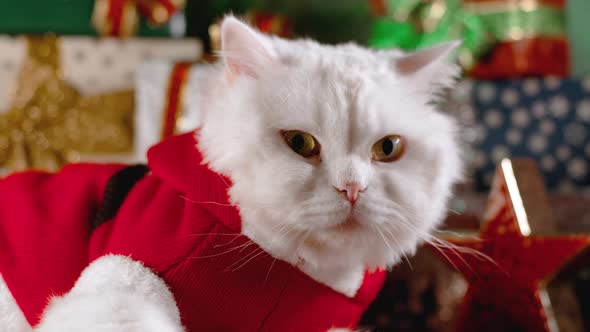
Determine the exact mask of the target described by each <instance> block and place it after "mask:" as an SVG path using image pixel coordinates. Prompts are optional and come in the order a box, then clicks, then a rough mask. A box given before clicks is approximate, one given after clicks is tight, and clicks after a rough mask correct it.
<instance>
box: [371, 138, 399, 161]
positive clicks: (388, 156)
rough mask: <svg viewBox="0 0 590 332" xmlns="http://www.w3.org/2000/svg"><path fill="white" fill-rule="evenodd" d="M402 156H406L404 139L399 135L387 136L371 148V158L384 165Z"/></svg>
mask: <svg viewBox="0 0 590 332" xmlns="http://www.w3.org/2000/svg"><path fill="white" fill-rule="evenodd" d="M402 154H404V139H403V138H402V137H401V136H399V135H389V136H385V137H383V138H382V139H380V140H378V141H377V142H376V143H375V144H373V147H372V148H371V158H373V160H376V161H380V162H384V163H388V162H392V161H396V160H398V159H399V158H401V156H402Z"/></svg>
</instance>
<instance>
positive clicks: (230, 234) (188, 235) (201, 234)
mask: <svg viewBox="0 0 590 332" xmlns="http://www.w3.org/2000/svg"><path fill="white" fill-rule="evenodd" d="M207 235H219V236H232V235H233V236H240V235H242V234H239V233H197V234H187V235H186V236H187V237H191V236H207Z"/></svg>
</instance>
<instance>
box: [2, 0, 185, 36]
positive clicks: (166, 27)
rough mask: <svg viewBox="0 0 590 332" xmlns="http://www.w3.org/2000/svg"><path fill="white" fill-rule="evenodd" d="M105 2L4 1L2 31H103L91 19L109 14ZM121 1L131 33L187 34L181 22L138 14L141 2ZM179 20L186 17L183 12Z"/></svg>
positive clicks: (81, 0)
mask: <svg viewBox="0 0 590 332" xmlns="http://www.w3.org/2000/svg"><path fill="white" fill-rule="evenodd" d="M101 1H102V2H103V3H101ZM104 1H105V0H98V1H95V0H76V1H63V0H21V1H18V2H15V3H5V4H3V6H2V10H1V11H0V33H3V34H40V33H47V32H52V33H56V34H60V35H86V36H93V35H97V34H101V33H100V32H101V31H100V30H98V29H97V27H96V26H94V25H93V22H92V21H93V17H94V19H95V21H97V20H98V21H101V18H102V17H104V16H106V15H107V12H108V10H109V8H108V7H109V6H105V5H106V3H104ZM114 1H119V0H114ZM119 2H121V3H122V5H121V6H120V7H121V9H120V13H121V14H120V15H117V16H119V17H123V16H126V17H127V19H126V22H128V23H125V24H124V25H126V26H128V27H127V29H129V34H130V33H133V32H135V31H136V30H137V32H138V34H139V35H140V36H145V37H168V36H177V35H184V31H183V28H182V24H180V27H179V24H178V21H177V22H174V23H172V22H168V20H166V23H163V24H158V25H155V24H153V23H150V20H148V19H147V18H145V17H144V16H142V15H140V14H139V12H138V9H137V6H138V5H136V4H135V3H133V4H131V5H129V4H125V2H129V1H119ZM144 2H145V1H144ZM123 8H128V9H123ZM125 10H127V11H130V14H125V15H123V11H125ZM111 13H112V14H114V13H116V10H111ZM177 19H178V20H181V21H182V20H184V19H183V17H182V15H181V16H179V17H178V18H177ZM103 21H104V20H103ZM95 23H100V22H95ZM102 34H106V35H111V33H108V31H103V33H102ZM115 35H116V34H115Z"/></svg>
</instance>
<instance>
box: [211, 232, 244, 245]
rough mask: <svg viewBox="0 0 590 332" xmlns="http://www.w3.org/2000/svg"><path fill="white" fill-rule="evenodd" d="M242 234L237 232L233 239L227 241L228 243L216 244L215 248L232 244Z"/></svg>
mask: <svg viewBox="0 0 590 332" xmlns="http://www.w3.org/2000/svg"><path fill="white" fill-rule="evenodd" d="M240 236H242V234H237V235H236V236H235V237H234V238H233V239H231V241H229V242H227V243H223V244H218V245H216V246H214V247H213V248H219V247H225V246H227V245H230V244H232V243H233V242H234V241H235V240H236V239H237V238H239V237H240Z"/></svg>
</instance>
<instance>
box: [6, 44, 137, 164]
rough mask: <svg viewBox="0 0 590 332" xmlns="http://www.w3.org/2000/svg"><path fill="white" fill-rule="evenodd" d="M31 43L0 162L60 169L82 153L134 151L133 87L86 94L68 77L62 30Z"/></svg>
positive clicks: (9, 114)
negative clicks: (61, 50) (65, 76)
mask: <svg viewBox="0 0 590 332" xmlns="http://www.w3.org/2000/svg"><path fill="white" fill-rule="evenodd" d="M27 43H28V58H27V60H26V61H25V63H24V65H23V67H22V69H21V72H20V74H19V79H18V86H17V89H16V92H15V95H14V97H13V99H12V104H11V105H12V106H11V108H10V109H9V111H8V112H6V113H1V114H0V168H3V167H8V169H9V170H12V171H17V170H24V169H28V168H35V169H43V170H56V169H58V168H59V167H61V166H62V165H64V164H65V163H68V162H76V161H79V160H80V156H81V155H82V154H94V153H99V154H107V153H108V154H112V153H129V152H131V150H132V134H133V132H132V116H133V101H134V100H133V92H132V91H121V92H115V93H109V94H104V95H98V96H82V95H81V94H80V93H79V92H78V91H77V90H76V89H74V88H73V87H71V86H70V85H69V84H68V83H67V82H65V81H64V80H63V78H62V75H61V71H60V64H59V49H58V39H57V37H56V36H54V35H47V36H42V37H28V40H27Z"/></svg>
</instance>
